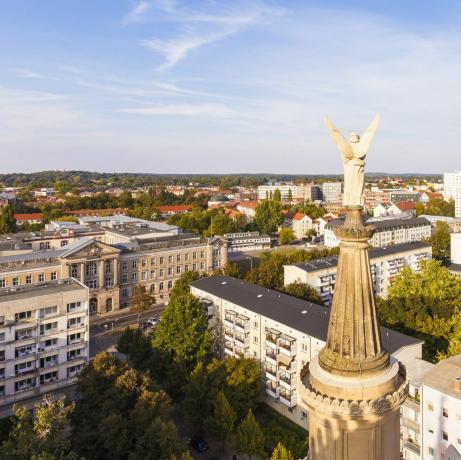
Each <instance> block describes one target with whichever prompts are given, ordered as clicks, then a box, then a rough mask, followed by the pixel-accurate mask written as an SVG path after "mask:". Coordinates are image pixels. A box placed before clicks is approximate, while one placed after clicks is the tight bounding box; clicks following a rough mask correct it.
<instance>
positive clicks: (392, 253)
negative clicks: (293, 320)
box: [283, 241, 432, 305]
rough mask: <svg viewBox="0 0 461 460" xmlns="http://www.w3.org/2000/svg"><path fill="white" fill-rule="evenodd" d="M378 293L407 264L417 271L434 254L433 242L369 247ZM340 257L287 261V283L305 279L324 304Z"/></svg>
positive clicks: (382, 293)
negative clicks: (297, 261)
mask: <svg viewBox="0 0 461 460" xmlns="http://www.w3.org/2000/svg"><path fill="white" fill-rule="evenodd" d="M369 257H370V266H371V274H372V279H373V287H374V290H375V293H376V294H377V295H380V296H385V295H386V294H387V289H388V287H389V285H390V283H391V282H392V281H393V280H394V279H395V277H396V276H397V275H398V274H399V273H400V272H401V270H402V269H403V268H404V267H410V268H411V269H412V270H414V271H418V270H419V268H420V263H421V261H422V260H428V259H431V258H432V246H431V245H430V244H428V243H425V242H422V241H420V242H415V243H403V244H396V245H394V246H388V247H386V248H375V249H371V250H370V251H369ZM337 264H338V257H337V256H332V257H325V258H322V259H317V260H311V261H309V262H302V263H299V264H293V265H285V266H284V267H283V268H284V284H285V286H286V285H287V284H291V283H294V282H299V283H306V284H309V285H310V286H312V287H313V288H314V289H316V290H317V292H318V293H319V294H320V297H321V299H322V301H323V303H324V304H325V305H331V302H332V299H333V293H334V289H335V283H336V268H337Z"/></svg>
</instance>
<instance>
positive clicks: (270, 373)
mask: <svg viewBox="0 0 461 460" xmlns="http://www.w3.org/2000/svg"><path fill="white" fill-rule="evenodd" d="M266 379H268V380H271V381H272V382H276V381H277V371H276V370H275V369H272V368H270V367H266Z"/></svg>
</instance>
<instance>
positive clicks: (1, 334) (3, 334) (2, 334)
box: [0, 332, 5, 342]
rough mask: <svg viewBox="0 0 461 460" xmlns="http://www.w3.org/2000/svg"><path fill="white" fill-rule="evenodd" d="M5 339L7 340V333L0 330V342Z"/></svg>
mask: <svg viewBox="0 0 461 460" xmlns="http://www.w3.org/2000/svg"><path fill="white" fill-rule="evenodd" d="M4 341H5V333H4V332H0V342H4Z"/></svg>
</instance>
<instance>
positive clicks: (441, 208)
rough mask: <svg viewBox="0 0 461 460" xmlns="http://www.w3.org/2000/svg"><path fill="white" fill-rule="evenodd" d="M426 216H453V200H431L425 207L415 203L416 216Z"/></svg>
mask: <svg viewBox="0 0 461 460" xmlns="http://www.w3.org/2000/svg"><path fill="white" fill-rule="evenodd" d="M421 214H428V215H431V216H447V217H454V216H455V202H454V200H450V201H445V200H443V199H442V198H431V199H430V200H429V201H428V203H427V204H426V205H424V204H422V203H416V215H417V216H420V215H421Z"/></svg>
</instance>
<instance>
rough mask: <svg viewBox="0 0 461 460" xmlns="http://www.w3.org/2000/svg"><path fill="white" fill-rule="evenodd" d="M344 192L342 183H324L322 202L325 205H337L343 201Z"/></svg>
mask: <svg viewBox="0 0 461 460" xmlns="http://www.w3.org/2000/svg"><path fill="white" fill-rule="evenodd" d="M342 191H343V183H342V182H324V183H323V184H322V201H324V202H325V203H337V202H339V201H341V193H342Z"/></svg>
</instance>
